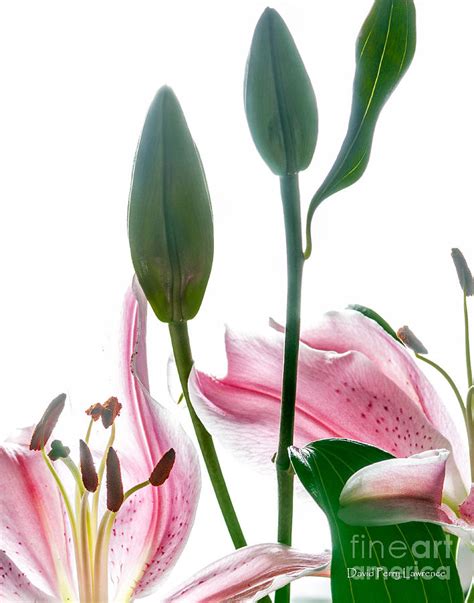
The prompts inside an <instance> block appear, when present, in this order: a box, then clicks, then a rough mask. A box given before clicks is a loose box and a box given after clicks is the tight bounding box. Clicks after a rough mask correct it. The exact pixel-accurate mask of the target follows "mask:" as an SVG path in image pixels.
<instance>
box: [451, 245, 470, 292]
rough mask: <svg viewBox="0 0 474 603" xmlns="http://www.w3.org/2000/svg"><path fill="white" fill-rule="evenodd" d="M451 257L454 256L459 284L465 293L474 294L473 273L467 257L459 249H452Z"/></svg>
mask: <svg viewBox="0 0 474 603" xmlns="http://www.w3.org/2000/svg"><path fill="white" fill-rule="evenodd" d="M451 257H452V258H453V262H454V265H455V266H456V272H457V273H458V279H459V284H460V285H461V289H462V290H463V291H464V294H465V295H474V281H473V280H472V273H471V271H470V270H469V266H468V265H467V262H466V259H465V257H464V256H463V254H462V253H461V251H460V250H459V249H456V248H454V249H451Z"/></svg>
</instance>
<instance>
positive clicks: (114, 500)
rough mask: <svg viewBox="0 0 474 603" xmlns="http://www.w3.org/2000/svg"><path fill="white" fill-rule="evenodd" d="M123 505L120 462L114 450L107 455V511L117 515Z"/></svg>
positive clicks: (111, 449) (110, 450)
mask: <svg viewBox="0 0 474 603" xmlns="http://www.w3.org/2000/svg"><path fill="white" fill-rule="evenodd" d="M122 503H123V484H122V472H121V470H120V461H119V459H118V456H117V453H116V452H115V450H114V448H112V447H110V448H109V452H108V454H107V509H108V510H109V511H113V512H114V513H116V512H117V511H118V510H119V509H120V507H121V506H122Z"/></svg>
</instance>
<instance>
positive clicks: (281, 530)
mask: <svg viewBox="0 0 474 603" xmlns="http://www.w3.org/2000/svg"><path fill="white" fill-rule="evenodd" d="M280 188H281V197H282V201H283V212H284V217H285V232H286V255H287V275H288V281H287V305H286V333H285V352H284V364H283V383H282V397H281V414H280V438H279V443H278V452H277V456H276V461H275V464H276V469H277V479H278V542H281V543H282V544H288V545H290V544H291V537H292V526H293V473H292V471H291V468H290V459H289V456H288V447H289V446H291V445H292V444H293V433H294V425H295V400H296V382H297V377H298V353H299V344H300V312H301V285H302V278H303V263H304V257H303V244H302V237H301V214H300V197H299V188H298V176H297V175H296V174H292V175H287V176H283V177H282V178H281V179H280ZM289 600H290V585H287V586H285V587H283V588H281V589H280V590H278V591H277V592H276V594H275V603H287V602H288V601H289Z"/></svg>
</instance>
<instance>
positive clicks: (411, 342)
mask: <svg viewBox="0 0 474 603" xmlns="http://www.w3.org/2000/svg"><path fill="white" fill-rule="evenodd" d="M397 337H398V339H400V341H403V343H404V344H405V345H406V346H407V348H410V350H413V351H414V352H415V353H416V354H428V350H427V349H426V348H425V346H424V345H423V344H422V343H421V341H420V340H419V339H418V337H417V336H416V335H415V333H413V331H412V330H411V329H410V327H407V326H406V325H405V326H404V327H401V328H400V329H398V331H397Z"/></svg>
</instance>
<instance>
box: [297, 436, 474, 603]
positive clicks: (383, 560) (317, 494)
mask: <svg viewBox="0 0 474 603" xmlns="http://www.w3.org/2000/svg"><path fill="white" fill-rule="evenodd" d="M290 458H291V462H292V465H293V468H294V470H295V472H296V474H297V475H298V477H299V479H300V481H301V482H302V483H303V486H304V487H305V488H306V490H307V491H308V492H309V493H310V495H311V496H312V497H313V498H314V500H315V501H316V502H317V503H318V505H319V506H320V507H321V509H322V510H323V511H324V512H325V514H326V516H327V518H328V521H329V523H330V526H331V536H332V542H333V557H332V564H331V588H332V596H333V602H334V603H351V602H352V603H366V602H367V601H376V602H377V603H406V602H407V601H410V603H428V602H431V601H446V602H448V601H449V602H450V603H461V602H462V600H463V594H462V589H461V584H460V582H459V576H458V573H457V570H456V565H455V562H454V558H453V557H452V554H451V549H450V546H449V541H448V540H447V538H446V535H445V534H444V532H443V531H442V529H441V528H440V527H438V526H435V525H431V524H428V523H421V522H411V523H405V524H399V525H393V526H384V527H371V528H367V527H353V526H349V525H347V524H346V523H344V522H343V521H342V520H341V519H340V518H339V517H338V512H339V496H340V494H341V490H342V488H343V486H344V484H345V483H346V481H347V480H348V479H349V477H350V476H351V475H352V474H353V473H355V472H356V471H358V470H359V469H361V468H362V467H365V466H367V465H371V464H373V463H376V462H378V461H382V460H386V459H389V458H392V457H391V455H390V454H388V453H387V452H384V451H383V450H379V449H378V448H374V447H373V446H367V445H366V444H360V443H358V442H351V441H348V440H320V441H318V442H314V443H312V444H308V446H305V447H304V448H302V449H297V448H292V449H291V452H290ZM379 568H381V569H379ZM433 574H434V575H433Z"/></svg>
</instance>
